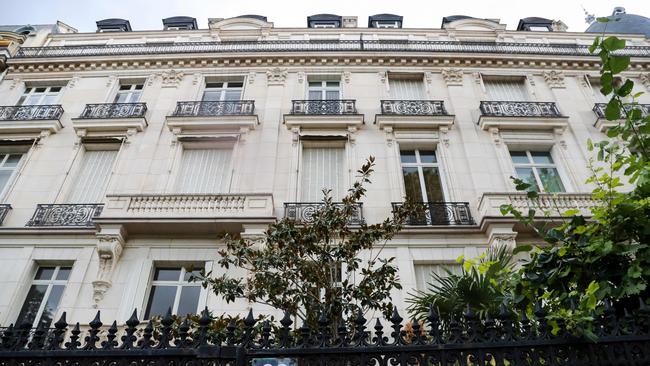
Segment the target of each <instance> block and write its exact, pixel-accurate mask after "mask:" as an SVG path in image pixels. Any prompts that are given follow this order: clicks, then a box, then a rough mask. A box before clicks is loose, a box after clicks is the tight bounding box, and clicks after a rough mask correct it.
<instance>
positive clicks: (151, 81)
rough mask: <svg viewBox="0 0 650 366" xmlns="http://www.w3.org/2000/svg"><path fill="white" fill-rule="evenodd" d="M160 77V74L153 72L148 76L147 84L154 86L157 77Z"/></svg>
mask: <svg viewBox="0 0 650 366" xmlns="http://www.w3.org/2000/svg"><path fill="white" fill-rule="evenodd" d="M157 78H158V75H156V74H152V75H149V76H147V80H146V84H147V86H153V83H155V82H156V79H157Z"/></svg>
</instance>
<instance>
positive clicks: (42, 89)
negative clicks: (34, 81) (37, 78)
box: [34, 88, 45, 93]
mask: <svg viewBox="0 0 650 366" xmlns="http://www.w3.org/2000/svg"><path fill="white" fill-rule="evenodd" d="M34 92H36V93H44V92H45V88H36V90H34Z"/></svg>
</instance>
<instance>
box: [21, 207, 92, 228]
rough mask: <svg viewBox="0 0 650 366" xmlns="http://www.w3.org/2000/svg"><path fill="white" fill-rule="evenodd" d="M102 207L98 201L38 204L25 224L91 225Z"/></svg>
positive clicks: (47, 225)
mask: <svg viewBox="0 0 650 366" xmlns="http://www.w3.org/2000/svg"><path fill="white" fill-rule="evenodd" d="M103 208H104V205H103V204H99V203H79V204H76V203H70V204H39V205H36V211H34V215H33V216H32V218H31V219H30V220H29V221H28V222H27V226H46V227H56V226H59V227H93V218H95V217H97V216H99V214H101V213H102V209H103Z"/></svg>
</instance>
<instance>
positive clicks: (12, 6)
mask: <svg viewBox="0 0 650 366" xmlns="http://www.w3.org/2000/svg"><path fill="white" fill-rule="evenodd" d="M0 4H3V5H2V6H1V7H0V9H2V10H1V11H0V24H2V25H9V24H12V25H13V24H19V25H23V24H52V23H54V22H56V21H57V20H60V21H62V22H64V23H66V24H68V25H70V26H72V27H74V28H77V29H78V30H79V31H80V32H94V31H95V29H96V26H95V21H97V20H101V19H106V18H123V19H128V20H129V21H130V22H131V27H132V28H133V30H152V29H162V21H161V19H163V18H167V17H171V16H177V15H185V16H192V17H195V18H196V19H197V21H198V23H199V28H207V23H208V18H229V17H234V16H238V15H242V14H259V15H264V16H266V17H267V18H268V20H269V21H270V22H273V23H274V24H275V26H276V27H304V26H305V25H306V22H307V20H306V18H307V16H309V15H313V14H319V13H333V14H338V15H356V16H358V17H359V26H366V24H367V19H368V16H369V15H373V14H379V13H393V14H398V15H402V16H404V27H405V28H420V27H421V28H439V27H440V24H441V22H442V17H444V16H448V15H457V14H462V15H469V16H473V17H477V18H498V19H501V22H502V23H505V24H507V26H508V29H515V28H516V27H517V23H518V22H519V19H521V18H525V17H530V16H538V17H543V18H549V19H560V20H562V21H563V22H564V23H566V24H567V25H568V26H569V31H576V32H582V31H584V30H585V28H586V27H587V24H586V23H585V20H584V19H585V14H584V11H583V8H582V7H583V6H584V7H585V8H586V9H587V11H588V12H589V13H592V14H595V15H596V16H605V15H610V14H611V12H612V10H613V8H614V7H615V6H623V7H625V8H626V10H627V12H628V13H632V14H639V15H644V16H647V17H650V0H615V1H612V0H537V1H529V0H528V1H527V0H506V1H499V0H491V1H487V0H483V1H481V0H443V1H441V0H428V1H425V0H302V1H295V0H291V1H287V0H29V1H27V0H0Z"/></svg>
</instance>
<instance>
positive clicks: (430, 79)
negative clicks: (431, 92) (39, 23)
mask: <svg viewBox="0 0 650 366" xmlns="http://www.w3.org/2000/svg"><path fill="white" fill-rule="evenodd" d="M424 82H425V83H427V84H431V83H433V73H432V72H431V71H426V72H425V73H424Z"/></svg>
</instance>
